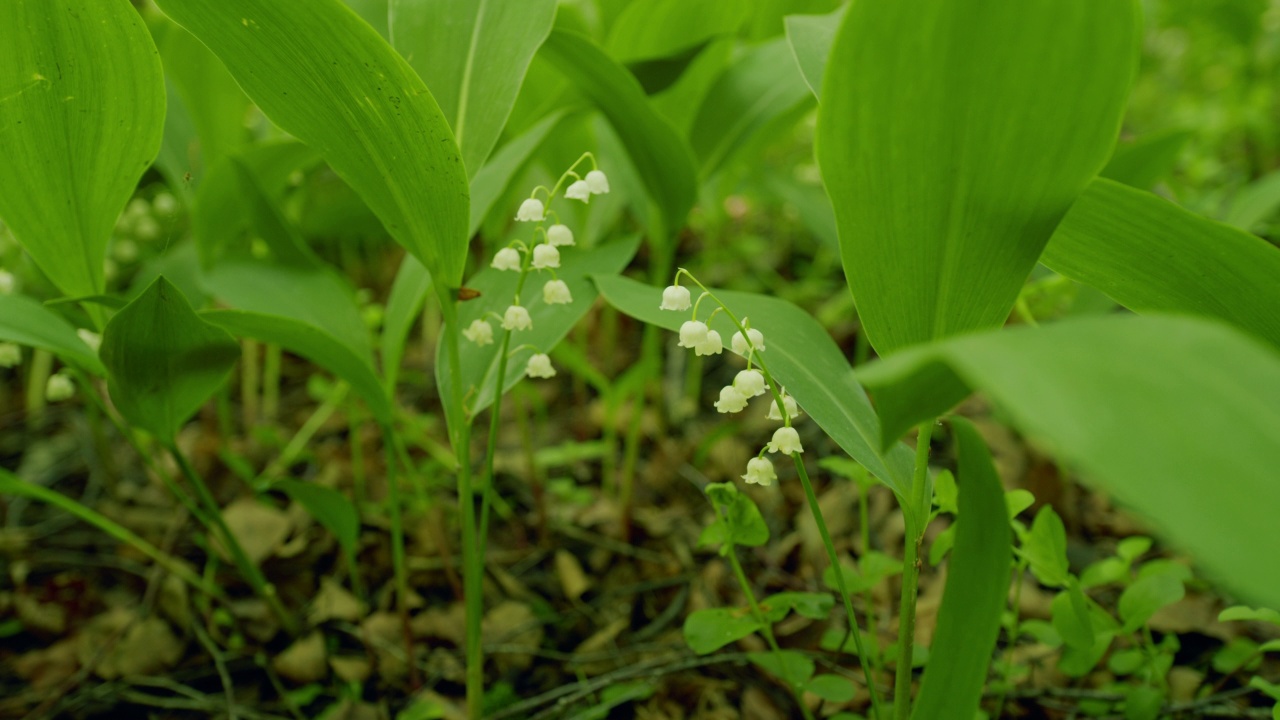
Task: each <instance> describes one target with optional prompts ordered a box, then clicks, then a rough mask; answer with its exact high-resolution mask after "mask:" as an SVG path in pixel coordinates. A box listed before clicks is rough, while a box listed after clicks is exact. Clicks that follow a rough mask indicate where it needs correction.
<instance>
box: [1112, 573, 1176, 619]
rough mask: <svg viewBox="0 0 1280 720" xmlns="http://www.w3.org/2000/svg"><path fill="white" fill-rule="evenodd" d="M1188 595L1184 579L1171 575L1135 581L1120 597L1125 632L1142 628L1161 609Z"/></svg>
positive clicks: (1119, 608) (1148, 577)
mask: <svg viewBox="0 0 1280 720" xmlns="http://www.w3.org/2000/svg"><path fill="white" fill-rule="evenodd" d="M1186 594H1187V592H1186V588H1184V587H1183V585H1182V579H1181V578H1179V577H1178V576H1176V575H1173V574H1171V573H1158V574H1155V575H1148V576H1146V577H1143V578H1139V579H1138V580H1136V581H1134V583H1133V584H1132V585H1130V586H1129V587H1127V588H1125V590H1124V593H1123V594H1121V595H1120V604H1119V606H1118V608H1117V609H1118V610H1119V611H1120V619H1121V620H1123V621H1124V628H1123V631H1124V632H1134V631H1136V630H1138V629H1139V628H1141V627H1142V626H1143V625H1144V624H1146V622H1147V621H1148V620H1150V619H1151V616H1152V615H1155V614H1156V612H1157V611H1158V610H1160V608H1162V607H1164V606H1166V605H1172V604H1173V603H1176V602H1178V601H1179V600H1181V599H1182V598H1183V597H1185V596H1186Z"/></svg>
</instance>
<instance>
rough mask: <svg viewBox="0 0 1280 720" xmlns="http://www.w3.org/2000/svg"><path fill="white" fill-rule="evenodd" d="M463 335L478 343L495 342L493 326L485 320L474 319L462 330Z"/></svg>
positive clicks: (487, 343)
mask: <svg viewBox="0 0 1280 720" xmlns="http://www.w3.org/2000/svg"><path fill="white" fill-rule="evenodd" d="M462 337H464V338H466V339H468V340H470V341H471V342H473V343H475V344H477V345H489V344H492V343H493V326H492V325H490V324H489V323H487V322H485V321H484V320H472V321H471V325H469V326H468V327H467V329H466V330H463V331H462Z"/></svg>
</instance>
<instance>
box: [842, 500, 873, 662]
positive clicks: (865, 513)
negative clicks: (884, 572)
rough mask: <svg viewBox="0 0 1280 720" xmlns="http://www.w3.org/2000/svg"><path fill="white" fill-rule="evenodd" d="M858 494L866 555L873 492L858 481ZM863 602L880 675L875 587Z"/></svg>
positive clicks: (870, 646) (861, 529)
mask: <svg viewBox="0 0 1280 720" xmlns="http://www.w3.org/2000/svg"><path fill="white" fill-rule="evenodd" d="M864 477H865V476H864ZM858 494H859V501H858V532H859V533H861V535H862V552H863V554H864V555H865V554H866V553H868V552H870V551H871V510H870V508H868V506H867V503H868V502H870V497H871V493H870V492H869V487H868V485H867V484H866V483H862V482H859V483H858ZM842 579H843V578H842ZM863 602H864V603H866V606H867V632H868V633H869V634H870V635H871V637H872V638H873V641H872V642H871V643H869V644H868V647H867V650H868V652H870V653H871V657H870V658H869V659H870V660H871V669H872V671H873V672H872V675H873V676H875V677H880V672H881V670H882V668H881V666H880V647H879V643H877V642H874V638H875V637H876V634H877V632H878V628H879V626H880V624H879V621H878V620H877V619H876V603H875V594H874V588H870V587H868V588H867V589H866V591H865V592H864V593H863Z"/></svg>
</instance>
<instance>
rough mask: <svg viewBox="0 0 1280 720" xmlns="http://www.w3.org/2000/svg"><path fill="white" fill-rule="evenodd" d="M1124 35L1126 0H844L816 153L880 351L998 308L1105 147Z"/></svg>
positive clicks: (994, 317)
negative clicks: (995, 0) (849, 2)
mask: <svg viewBox="0 0 1280 720" xmlns="http://www.w3.org/2000/svg"><path fill="white" fill-rule="evenodd" d="M1138 41H1139V33H1138V7H1137V2H1136V1H1135V0H1078V1H1075V2H1068V3H1062V2H1056V1H1053V0H1030V1H1027V2H1012V3H990V2H982V1H981V0H965V1H961V0H905V1H901V2H862V3H854V4H853V5H851V6H850V8H849V11H848V13H847V15H846V17H845V19H844V22H843V23H842V24H841V27H840V30H839V32H838V33H837V36H836V40H835V45H834V46H833V47H832V49H831V55H830V58H829V60H828V62H827V69H826V74H825V78H824V80H823V91H822V104H821V107H820V108H819V111H818V136H817V144H816V154H817V158H818V162H819V165H820V166H821V167H822V173H823V178H824V180H825V181H826V185H827V192H828V194H829V195H830V196H831V199H832V204H833V205H834V206H835V209H836V221H837V223H838V225H839V227H840V244H841V250H842V255H843V259H844V268H845V275H846V277H847V278H848V280H849V286H850V288H851V289H852V291H853V296H854V299H855V300H856V301H857V305H858V314H859V317H860V318H861V319H862V322H863V324H864V327H865V329H866V332H867V336H868V338H869V339H870V340H871V342H872V344H873V346H874V347H875V348H876V349H877V351H879V352H880V354H881V355H885V354H888V353H891V352H894V351H896V350H898V349H900V348H902V347H904V346H907V345H911V344H914V343H920V342H926V341H929V340H935V339H938V338H943V337H948V336H950V335H955V334H957V333H963V332H967V331H972V330H977V329H982V328H991V327H998V326H1000V325H1001V324H1002V323H1003V322H1004V321H1005V319H1006V318H1007V317H1008V316H1009V312H1010V310H1011V309H1012V308H1013V305H1014V302H1015V301H1016V300H1017V297H1018V293H1019V291H1020V290H1021V289H1022V285H1023V283H1024V282H1025V281H1026V278H1027V275H1028V273H1030V272H1031V270H1032V268H1033V267H1034V266H1035V263H1036V259H1037V258H1038V257H1039V255H1040V252H1041V250H1043V248H1044V246H1045V243H1047V242H1048V241H1049V236H1050V235H1051V234H1052V232H1053V228H1054V226H1055V225H1057V223H1058V221H1059V220H1060V219H1061V217H1062V215H1063V213H1065V212H1066V211H1067V209H1068V208H1069V207H1070V206H1071V203H1072V201H1073V200H1074V199H1075V197H1076V196H1077V195H1078V194H1079V193H1080V192H1081V191H1082V190H1084V187H1085V185H1086V184H1087V183H1088V181H1089V180H1090V178H1092V177H1093V176H1094V175H1095V174H1096V173H1097V172H1098V170H1100V169H1101V168H1102V166H1103V164H1104V163H1105V162H1106V159H1107V157H1108V155H1109V154H1110V152H1111V148H1112V146H1113V145H1114V143H1115V139H1116V135H1117V133H1118V131H1119V127H1120V119H1121V115H1122V114H1123V111H1124V108H1125V100H1126V96H1127V94H1128V90H1129V84H1130V79H1131V76H1132V75H1133V72H1134V68H1135V65H1136V62H1135V61H1136V59H1137V49H1138ZM908 85H909V87H910V92H904V90H903V88H904V87H906V86H908Z"/></svg>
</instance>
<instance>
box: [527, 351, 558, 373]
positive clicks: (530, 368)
mask: <svg viewBox="0 0 1280 720" xmlns="http://www.w3.org/2000/svg"><path fill="white" fill-rule="evenodd" d="M524 374H525V375H528V376H529V377H531V378H550V377H555V376H556V369H555V368H553V367H551V358H550V357H548V356H547V354H546V353H535V354H534V355H530V356H529V363H528V364H527V365H525V367H524Z"/></svg>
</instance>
